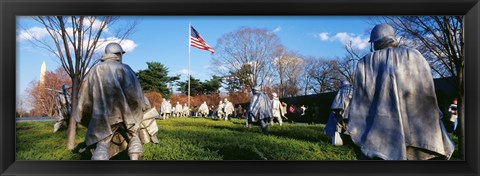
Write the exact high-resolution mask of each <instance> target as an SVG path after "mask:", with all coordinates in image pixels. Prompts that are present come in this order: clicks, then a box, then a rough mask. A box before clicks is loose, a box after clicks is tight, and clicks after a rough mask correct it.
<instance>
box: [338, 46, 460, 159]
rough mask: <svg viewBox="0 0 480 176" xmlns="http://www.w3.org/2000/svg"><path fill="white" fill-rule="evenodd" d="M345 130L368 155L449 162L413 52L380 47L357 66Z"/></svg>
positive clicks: (428, 86) (422, 68)
mask: <svg viewBox="0 0 480 176" xmlns="http://www.w3.org/2000/svg"><path fill="white" fill-rule="evenodd" d="M353 89H354V93H353V97H352V100H351V103H350V107H349V108H350V109H349V112H348V117H347V118H348V119H349V122H348V124H347V130H348V131H349V132H350V135H351V138H352V140H353V142H354V143H355V144H356V145H357V146H358V147H360V149H361V151H362V152H363V153H364V154H365V155H366V156H367V157H371V158H373V157H379V158H382V159H385V160H407V159H409V160H410V159H421V160H424V159H430V158H433V157H438V156H445V157H446V158H450V156H451V155H452V153H453V150H454V146H453V144H452V142H451V140H450V139H449V137H448V135H447V133H446V132H445V128H444V127H443V124H442V123H441V120H440V119H441V115H440V113H439V109H438V105H437V99H436V95H435V89H434V85H433V79H432V75H431V71H430V67H429V65H428V63H427V62H426V60H425V59H424V58H423V56H422V55H421V54H420V53H419V52H418V51H417V50H414V49H408V48H385V49H382V50H377V51H375V52H372V53H370V54H367V55H366V56H364V57H363V58H362V59H361V60H360V61H359V62H358V65H357V70H356V74H355V83H354V87H353Z"/></svg>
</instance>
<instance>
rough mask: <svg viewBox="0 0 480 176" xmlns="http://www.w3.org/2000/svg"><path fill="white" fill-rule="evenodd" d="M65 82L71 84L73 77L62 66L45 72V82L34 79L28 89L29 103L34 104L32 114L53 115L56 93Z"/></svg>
mask: <svg viewBox="0 0 480 176" xmlns="http://www.w3.org/2000/svg"><path fill="white" fill-rule="evenodd" d="M63 84H67V85H71V79H70V77H69V76H68V74H67V73H66V72H65V70H64V69H63V68H62V67H58V68H57V69H55V70H54V71H47V72H45V76H44V82H43V84H42V83H41V82H40V81H39V80H32V82H30V85H29V88H28V89H27V90H26V93H27V95H28V97H29V98H28V101H29V104H30V105H32V109H31V110H30V112H31V113H30V114H31V115H34V116H53V115H54V107H55V95H56V94H57V93H58V91H61V87H62V85H63Z"/></svg>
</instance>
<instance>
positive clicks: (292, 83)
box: [273, 48, 303, 98]
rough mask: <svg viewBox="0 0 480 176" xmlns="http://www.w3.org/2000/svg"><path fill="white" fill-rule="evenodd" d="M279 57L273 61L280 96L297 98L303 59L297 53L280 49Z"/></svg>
mask: <svg viewBox="0 0 480 176" xmlns="http://www.w3.org/2000/svg"><path fill="white" fill-rule="evenodd" d="M279 50H280V51H279V57H276V58H275V59H273V70H274V72H275V73H276V76H277V78H278V89H279V90H278V92H279V96H280V97H281V98H282V97H289V96H296V95H297V94H298V92H299V90H300V88H299V87H298V83H299V80H300V76H302V75H301V71H302V67H303V59H302V58H300V57H299V56H298V54H297V53H295V52H291V51H285V49H283V48H280V49H279Z"/></svg>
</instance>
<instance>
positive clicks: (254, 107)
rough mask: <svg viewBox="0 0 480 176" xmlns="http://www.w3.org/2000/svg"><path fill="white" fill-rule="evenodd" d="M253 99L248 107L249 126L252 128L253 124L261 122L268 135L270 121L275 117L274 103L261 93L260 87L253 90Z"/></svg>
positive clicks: (264, 131)
mask: <svg viewBox="0 0 480 176" xmlns="http://www.w3.org/2000/svg"><path fill="white" fill-rule="evenodd" d="M252 92H253V95H252V98H250V104H249V105H248V111H247V114H248V125H249V127H251V124H252V122H255V121H260V126H261V127H262V131H263V133H264V134H266V135H268V125H267V124H268V121H269V119H270V118H272V117H273V113H272V102H271V100H270V98H269V97H268V96H267V95H266V94H265V93H263V92H261V91H260V87H254V88H252Z"/></svg>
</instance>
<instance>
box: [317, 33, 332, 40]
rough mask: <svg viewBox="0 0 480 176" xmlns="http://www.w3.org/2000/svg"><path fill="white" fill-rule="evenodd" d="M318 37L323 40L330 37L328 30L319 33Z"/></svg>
mask: <svg viewBox="0 0 480 176" xmlns="http://www.w3.org/2000/svg"><path fill="white" fill-rule="evenodd" d="M318 37H319V38H320V40H321V41H326V40H328V39H329V38H330V37H329V36H328V32H322V33H320V34H318Z"/></svg>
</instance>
